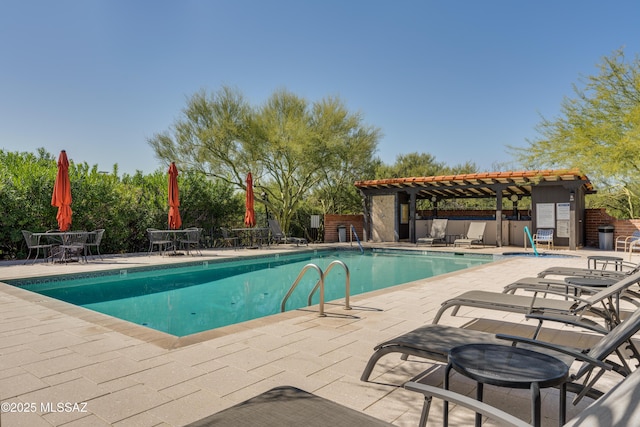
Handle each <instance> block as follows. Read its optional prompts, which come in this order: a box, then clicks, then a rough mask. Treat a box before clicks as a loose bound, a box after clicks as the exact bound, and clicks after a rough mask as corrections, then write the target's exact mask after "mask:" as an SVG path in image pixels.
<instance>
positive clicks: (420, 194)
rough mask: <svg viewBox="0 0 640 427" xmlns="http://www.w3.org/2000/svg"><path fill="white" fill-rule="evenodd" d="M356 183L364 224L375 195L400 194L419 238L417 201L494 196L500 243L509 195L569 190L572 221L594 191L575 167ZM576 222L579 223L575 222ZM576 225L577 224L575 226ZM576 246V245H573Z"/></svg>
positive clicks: (541, 198) (556, 197)
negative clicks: (361, 196)
mask: <svg viewBox="0 0 640 427" xmlns="http://www.w3.org/2000/svg"><path fill="white" fill-rule="evenodd" d="M355 186H356V187H357V188H358V189H359V190H360V192H361V194H362V195H363V196H364V197H365V225H369V227H367V228H368V229H370V224H371V217H370V212H367V211H368V209H367V208H366V206H368V204H367V203H366V202H367V200H368V199H370V198H371V197H373V196H375V195H383V194H386V195H388V194H400V193H404V194H406V195H407V196H408V201H409V239H410V241H412V242H415V241H416V235H415V221H416V201H417V200H421V199H426V200H430V201H432V202H433V203H434V204H436V203H437V202H438V201H441V200H446V199H468V198H493V199H495V200H496V214H495V218H496V221H497V222H498V226H497V228H496V232H497V236H496V241H497V242H498V245H500V244H501V243H500V242H501V241H502V236H501V229H502V228H501V226H500V223H501V221H502V200H503V199H504V198H505V197H506V198H508V199H510V200H519V199H521V198H522V197H532V196H533V198H532V208H533V209H535V205H534V203H533V202H534V201H536V199H537V200H538V201H549V200H551V201H553V200H559V198H560V197H563V195H561V194H558V191H557V189H558V188H560V189H561V191H560V192H561V193H566V199H563V200H566V201H568V202H570V203H571V211H572V212H574V214H573V215H572V222H574V221H575V220H576V216H575V208H576V203H577V206H578V207H579V208H580V209H583V208H584V195H585V194H591V193H594V192H595V191H594V189H593V186H592V184H591V182H590V181H589V179H588V178H587V177H586V176H585V175H584V174H582V173H580V172H579V171H578V170H576V169H571V170H531V171H510V172H485V173H473V174H461V175H440V176H426V177H410V178H389V179H376V180H366V181H356V182H355ZM545 189H555V190H556V191H554V192H553V196H551V193H550V194H549V197H545ZM576 223H577V222H576ZM572 228H575V224H573V227H572ZM575 238H576V235H575V233H572V234H571V236H570V239H569V244H570V246H575ZM574 249H575V247H574Z"/></svg>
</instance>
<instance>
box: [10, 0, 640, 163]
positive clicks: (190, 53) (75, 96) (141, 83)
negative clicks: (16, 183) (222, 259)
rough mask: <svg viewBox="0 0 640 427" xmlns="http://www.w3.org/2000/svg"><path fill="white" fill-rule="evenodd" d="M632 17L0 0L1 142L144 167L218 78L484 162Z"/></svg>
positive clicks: (638, 10) (367, 1)
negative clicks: (157, 139) (163, 135)
mask: <svg viewBox="0 0 640 427" xmlns="http://www.w3.org/2000/svg"><path fill="white" fill-rule="evenodd" d="M638 16H640V2H637V1H636V0H633V1H632V0H619V1H618V0H616V1H611V2H604V1H595V0H530V1H527V0H440V1H433V0H411V1H409V0H404V1H403V0H397V1H391V0H388V1H378V0H313V1H312V0H273V1H270V0H210V1H205V0H198V1H194V0H180V1H179V0H175V1H166V0H148V1H145V0H109V1H107V0H56V1H50V0H46V1H45V0H42V1H37V0H3V1H2V3H0V55H1V61H0V64H1V66H0V148H2V149H5V150H8V151H29V152H35V150H36V149H37V148H38V147H44V148H45V149H46V150H47V151H49V152H51V153H53V154H54V155H57V153H58V152H59V151H60V150H61V149H66V150H67V153H68V155H69V157H70V159H72V160H74V161H76V162H87V163H89V164H90V165H94V164H97V165H98V167H99V169H100V170H107V171H111V170H112V167H113V165H114V164H115V163H117V164H118V165H119V168H120V171H121V172H126V173H134V172H135V171H136V170H141V171H143V172H145V173H148V172H152V171H154V170H156V169H158V168H165V165H164V164H162V163H161V162H160V161H158V160H157V159H156V158H155V156H154V153H153V151H152V150H151V148H150V147H149V145H148V143H147V140H148V138H150V137H152V136H153V135H154V134H155V133H159V132H163V131H166V130H168V129H169V128H170V127H171V125H172V124H173V123H174V122H175V120H176V119H178V118H179V117H180V114H181V111H182V109H183V108H184V107H185V105H186V102H187V99H188V98H189V97H190V96H191V95H192V94H194V93H195V92H198V91H199V90H202V89H204V90H207V91H209V92H214V91H217V90H218V89H219V88H220V87H221V86H223V85H228V86H231V87H235V88H237V89H239V90H240V91H241V92H242V93H243V94H244V95H245V96H246V97H247V98H248V100H249V101H250V102H251V103H252V104H253V105H259V104H261V103H262V102H264V101H265V100H266V99H267V97H268V96H269V95H271V94H272V93H273V92H274V91H275V90H279V89H287V90H289V91H291V92H293V93H295V94H297V95H299V96H302V97H304V98H306V99H307V100H309V101H310V102H313V101H316V100H320V99H321V98H323V97H326V96H338V97H340V98H341V99H342V100H343V101H344V102H345V104H346V105H347V106H348V108H349V109H350V110H352V111H354V112H355V111H357V112H360V113H361V114H362V116H363V118H364V122H365V123H366V124H368V125H373V126H376V127H378V128H380V129H381V131H382V133H383V135H384V136H383V138H382V139H381V140H380V143H379V145H378V156H380V158H382V159H383V161H384V162H385V163H388V164H392V163H393V162H394V161H395V159H396V156H397V155H398V154H404V153H410V152H426V153H430V154H432V155H434V156H435V158H436V160H438V161H441V162H445V163H446V164H448V165H454V164H459V163H463V162H466V161H473V162H475V163H476V164H477V166H478V168H479V169H480V171H491V170H494V169H496V168H495V166H496V164H499V163H505V162H510V161H511V160H512V158H511V156H510V154H509V153H508V152H507V151H506V146H507V145H514V146H524V145H525V144H526V140H527V139H530V138H534V137H535V136H536V134H535V129H534V128H535V126H536V125H537V124H538V123H539V122H540V117H541V115H542V116H544V117H547V118H553V117H555V116H557V115H558V114H559V107H560V103H561V101H562V99H563V97H565V96H570V97H571V96H573V88H572V85H573V84H576V83H579V79H580V77H581V76H586V75H592V74H597V69H596V64H598V63H599V62H600V61H601V59H602V58H603V57H604V56H609V55H611V53H612V52H613V51H615V50H616V49H619V48H624V51H625V55H626V56H627V58H633V57H635V56H636V55H637V54H638V53H639V52H640V25H638V22H637V18H638Z"/></svg>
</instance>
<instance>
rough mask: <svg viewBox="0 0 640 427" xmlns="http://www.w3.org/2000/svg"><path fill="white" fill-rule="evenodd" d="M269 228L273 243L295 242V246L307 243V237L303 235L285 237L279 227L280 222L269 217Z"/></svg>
mask: <svg viewBox="0 0 640 427" xmlns="http://www.w3.org/2000/svg"><path fill="white" fill-rule="evenodd" d="M269 230H270V231H271V239H272V240H273V241H274V242H275V243H295V244H296V246H299V245H300V244H301V243H302V244H305V245H309V243H308V242H307V239H305V238H304V237H291V236H289V237H287V236H286V235H285V234H284V233H283V232H282V228H281V227H280V223H279V222H278V220H275V219H270V220H269Z"/></svg>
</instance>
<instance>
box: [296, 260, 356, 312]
mask: <svg viewBox="0 0 640 427" xmlns="http://www.w3.org/2000/svg"><path fill="white" fill-rule="evenodd" d="M334 265H341V266H342V267H343V268H344V272H345V285H344V301H345V302H344V309H345V310H351V306H350V305H349V295H350V293H351V273H349V267H347V264H345V263H344V262H342V261H340V260H339V259H336V260H334V261H331V263H330V264H329V265H328V266H327V269H326V270H325V271H324V277H327V274H329V272H330V271H331V269H332V268H333V266H334ZM323 285H324V282H323ZM318 286H320V281H318V283H316V285H315V286H314V287H313V289H312V290H311V292H310V293H309V297H308V298H307V305H311V298H312V297H313V294H315V292H316V290H317V289H318Z"/></svg>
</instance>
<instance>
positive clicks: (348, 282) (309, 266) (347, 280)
mask: <svg viewBox="0 0 640 427" xmlns="http://www.w3.org/2000/svg"><path fill="white" fill-rule="evenodd" d="M335 265H341V266H342V267H343V268H344V270H345V273H346V277H345V307H344V308H345V310H351V306H350V305H349V293H350V289H351V278H350V273H349V268H348V267H347V265H346V264H345V263H344V262H342V261H340V260H335V261H332V262H331V263H330V264H329V265H328V266H327V269H326V272H323V271H322V269H321V268H320V267H319V266H318V265H316V264H307V265H305V266H304V267H302V270H300V273H298V277H297V278H296V280H294V282H293V284H292V285H291V287H290V288H289V291H288V292H287V294H286V295H285V296H284V298H283V299H282V302H281V303H280V312H284V311H285V306H286V304H287V300H288V299H289V297H290V296H291V294H292V293H293V291H294V290H295V289H296V287H297V286H298V283H300V280H301V279H302V278H303V277H304V275H305V274H306V272H307V271H308V270H310V269H314V270H316V271H317V272H318V275H319V276H320V279H319V280H318V282H316V284H315V286H314V287H313V289H312V290H311V292H310V293H309V296H308V298H307V305H311V298H312V297H313V294H315V292H316V291H317V290H318V288H320V302H319V304H318V308H319V314H318V315H319V316H326V314H325V313H324V278H325V276H326V275H327V273H329V271H331V269H332V268H333V266H335Z"/></svg>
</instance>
